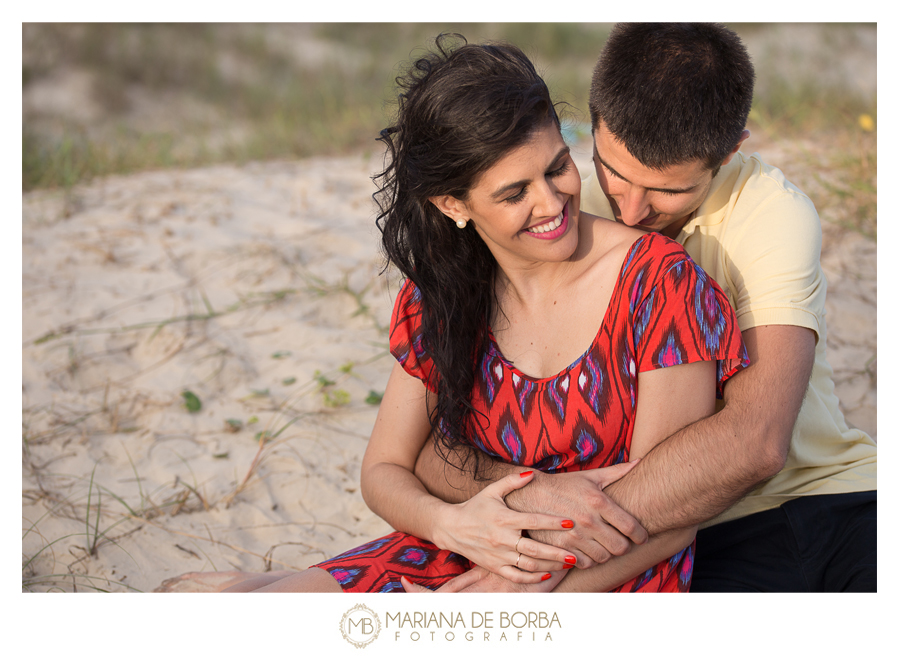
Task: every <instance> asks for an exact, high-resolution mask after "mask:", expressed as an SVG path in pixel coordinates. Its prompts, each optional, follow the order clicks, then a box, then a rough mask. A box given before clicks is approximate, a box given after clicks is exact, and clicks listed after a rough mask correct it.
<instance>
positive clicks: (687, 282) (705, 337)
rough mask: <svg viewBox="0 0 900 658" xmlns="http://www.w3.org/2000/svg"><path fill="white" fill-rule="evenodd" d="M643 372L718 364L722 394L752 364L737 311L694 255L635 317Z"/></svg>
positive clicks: (666, 277)
mask: <svg viewBox="0 0 900 658" xmlns="http://www.w3.org/2000/svg"><path fill="white" fill-rule="evenodd" d="M634 318H635V320H634V338H635V357H636V359H635V360H636V362H637V370H638V372H644V371H647V370H655V369H657V368H666V367H669V366H675V365H680V364H683V363H694V362H696V361H712V360H715V361H716V395H717V397H719V398H721V397H722V389H723V387H724V385H725V382H726V381H727V380H728V379H729V378H731V377H732V376H733V375H734V374H735V373H737V372H739V371H740V370H742V369H743V368H746V367H747V366H748V365H750V359H749V358H748V356H747V350H746V348H745V347H744V342H743V339H742V338H741V331H740V328H739V327H738V323H737V318H736V316H735V313H734V310H733V309H732V308H731V305H730V304H729V303H728V298H727V297H726V295H725V293H724V292H722V289H721V288H719V286H718V284H716V282H715V281H713V279H712V278H711V277H709V276H708V275H707V274H706V272H704V271H703V270H702V269H701V268H700V267H699V266H698V265H697V264H696V263H694V261H692V260H691V259H690V257H689V256H687V255H685V256H684V258H683V259H681V260H679V261H678V262H676V263H674V264H672V265H671V266H670V267H669V268H668V269H667V270H666V271H665V272H664V273H662V275H661V277H660V279H659V281H657V283H656V285H654V286H653V287H652V288H651V289H650V291H649V293H648V294H647V295H646V296H645V298H644V300H643V301H642V303H641V304H640V306H639V307H638V308H637V311H636V313H635V316H634Z"/></svg>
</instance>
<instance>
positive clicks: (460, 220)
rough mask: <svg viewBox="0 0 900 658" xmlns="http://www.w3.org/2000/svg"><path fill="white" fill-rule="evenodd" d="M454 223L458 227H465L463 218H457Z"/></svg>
mask: <svg viewBox="0 0 900 658" xmlns="http://www.w3.org/2000/svg"><path fill="white" fill-rule="evenodd" d="M456 225H457V226H458V227H459V228H465V227H466V220H464V219H457V220H456Z"/></svg>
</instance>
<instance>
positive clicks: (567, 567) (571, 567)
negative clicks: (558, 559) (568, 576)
mask: <svg viewBox="0 0 900 658" xmlns="http://www.w3.org/2000/svg"><path fill="white" fill-rule="evenodd" d="M574 568H575V565H574V564H565V565H563V569H574Z"/></svg>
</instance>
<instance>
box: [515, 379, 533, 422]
mask: <svg viewBox="0 0 900 658" xmlns="http://www.w3.org/2000/svg"><path fill="white" fill-rule="evenodd" d="M512 384H513V391H514V392H515V394H516V402H518V403H519V412H520V413H521V414H522V418H523V420H524V421H525V422H526V423H527V422H528V417H529V416H531V410H532V409H534V392H535V390H536V388H537V387H536V386H535V385H534V382H533V381H531V380H530V379H527V378H525V377H520V376H519V374H518V373H517V372H513V374H512Z"/></svg>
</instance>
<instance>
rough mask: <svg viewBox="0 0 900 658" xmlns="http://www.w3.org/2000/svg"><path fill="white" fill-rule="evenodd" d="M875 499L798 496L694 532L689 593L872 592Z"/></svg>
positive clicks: (864, 495)
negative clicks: (694, 553) (777, 505)
mask: <svg viewBox="0 0 900 658" xmlns="http://www.w3.org/2000/svg"><path fill="white" fill-rule="evenodd" d="M877 517H878V512H877V492H875V491H865V492H861V493H850V494H830V495H820V496H801V497H800V498H795V499H793V500H790V501H788V502H786V503H785V504H784V505H782V506H781V507H778V508H775V509H771V510H766V511H765V512H759V513H757V514H751V515H750V516H747V517H744V518H741V519H736V520H734V521H728V522H726V523H720V524H718V525H714V526H712V527H710V528H706V529H704V530H701V531H700V532H698V533H697V553H696V556H695V558H694V578H693V581H692V583H691V591H692V592H874V591H876V589H877V577H876V574H877V562H878V560H877V554H878V553H877V545H876V543H877V542H876V536H877Z"/></svg>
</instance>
